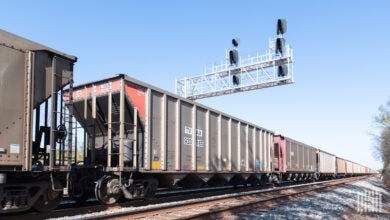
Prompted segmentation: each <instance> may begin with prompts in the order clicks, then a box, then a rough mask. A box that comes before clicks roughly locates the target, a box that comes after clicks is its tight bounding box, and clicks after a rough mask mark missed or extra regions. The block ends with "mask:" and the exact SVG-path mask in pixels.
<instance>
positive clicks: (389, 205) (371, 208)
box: [224, 176, 390, 220]
mask: <svg viewBox="0 0 390 220" xmlns="http://www.w3.org/2000/svg"><path fill="white" fill-rule="evenodd" d="M224 219H229V220H233V219H390V191H389V189H386V188H385V187H384V185H383V183H382V181H381V180H380V179H379V176H375V177H370V178H368V179H365V180H362V181H359V182H356V183H353V184H350V185H344V186H341V187H338V188H336V189H334V190H330V191H325V192H321V193H318V194H315V195H312V196H307V197H303V198H297V199H295V200H293V201H289V202H285V203H282V204H279V205H277V206H276V207H274V208H272V209H268V210H264V209H252V210H248V211H246V212H242V213H240V214H236V215H233V216H229V217H226V218H224Z"/></svg>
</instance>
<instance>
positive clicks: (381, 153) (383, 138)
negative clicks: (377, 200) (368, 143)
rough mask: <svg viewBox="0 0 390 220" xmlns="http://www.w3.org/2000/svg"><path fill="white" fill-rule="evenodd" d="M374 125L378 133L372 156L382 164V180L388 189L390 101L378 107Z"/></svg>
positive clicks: (389, 184) (389, 174) (389, 173)
mask: <svg viewBox="0 0 390 220" xmlns="http://www.w3.org/2000/svg"><path fill="white" fill-rule="evenodd" d="M375 124H376V126H377V127H378V128H379V130H380V133H379V135H377V136H376V137H375V138H376V141H377V144H376V146H375V152H374V154H375V155H376V156H377V157H378V159H381V160H382V162H383V170H382V175H383V180H384V182H385V184H386V185H387V186H389V187H390V101H388V102H387V103H386V105H385V106H380V107H379V114H378V115H377V116H376V117H375Z"/></svg>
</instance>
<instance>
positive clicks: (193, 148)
mask: <svg viewBox="0 0 390 220" xmlns="http://www.w3.org/2000/svg"><path fill="white" fill-rule="evenodd" d="M191 113H192V115H191V124H192V145H191V155H192V157H191V164H192V170H197V164H196V105H193V106H192V112H191Z"/></svg>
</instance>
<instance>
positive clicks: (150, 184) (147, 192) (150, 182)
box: [144, 179, 158, 199]
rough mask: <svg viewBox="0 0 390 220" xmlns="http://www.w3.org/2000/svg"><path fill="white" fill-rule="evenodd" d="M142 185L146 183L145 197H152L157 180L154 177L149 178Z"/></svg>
mask: <svg viewBox="0 0 390 220" xmlns="http://www.w3.org/2000/svg"><path fill="white" fill-rule="evenodd" d="M144 185H146V187H145V188H146V190H145V193H144V198H145V199H152V198H153V197H154V195H155V194H156V190H157V187H158V181H157V180H155V179H149V180H148V181H147V182H146V183H145V184H144Z"/></svg>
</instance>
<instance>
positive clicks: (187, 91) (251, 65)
mask: <svg viewBox="0 0 390 220" xmlns="http://www.w3.org/2000/svg"><path fill="white" fill-rule="evenodd" d="M286 31H287V22H286V20H285V19H278V21H277V31H276V34H277V36H276V37H273V38H270V40H269V48H268V50H267V51H266V53H265V54H261V55H260V54H259V53H256V54H250V55H246V56H243V57H241V56H239V51H238V46H239V44H240V40H239V39H238V38H234V39H233V40H232V46H233V48H232V49H230V50H229V51H227V52H226V58H225V60H223V61H220V62H216V63H213V64H211V65H208V66H206V67H205V69H204V73H203V74H202V75H199V76H194V77H185V78H184V79H180V80H175V92H176V94H178V95H180V96H182V97H184V98H187V99H191V100H195V99H201V98H207V97H213V96H220V95H226V94H231V93H237V92H243V91H249V90H255V89H262V88H268V87H272V86H280V85H286V84H291V83H293V82H294V78H293V62H294V60H293V51H292V48H291V47H290V45H289V44H286V40H285V39H284V34H285V33H286Z"/></svg>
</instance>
